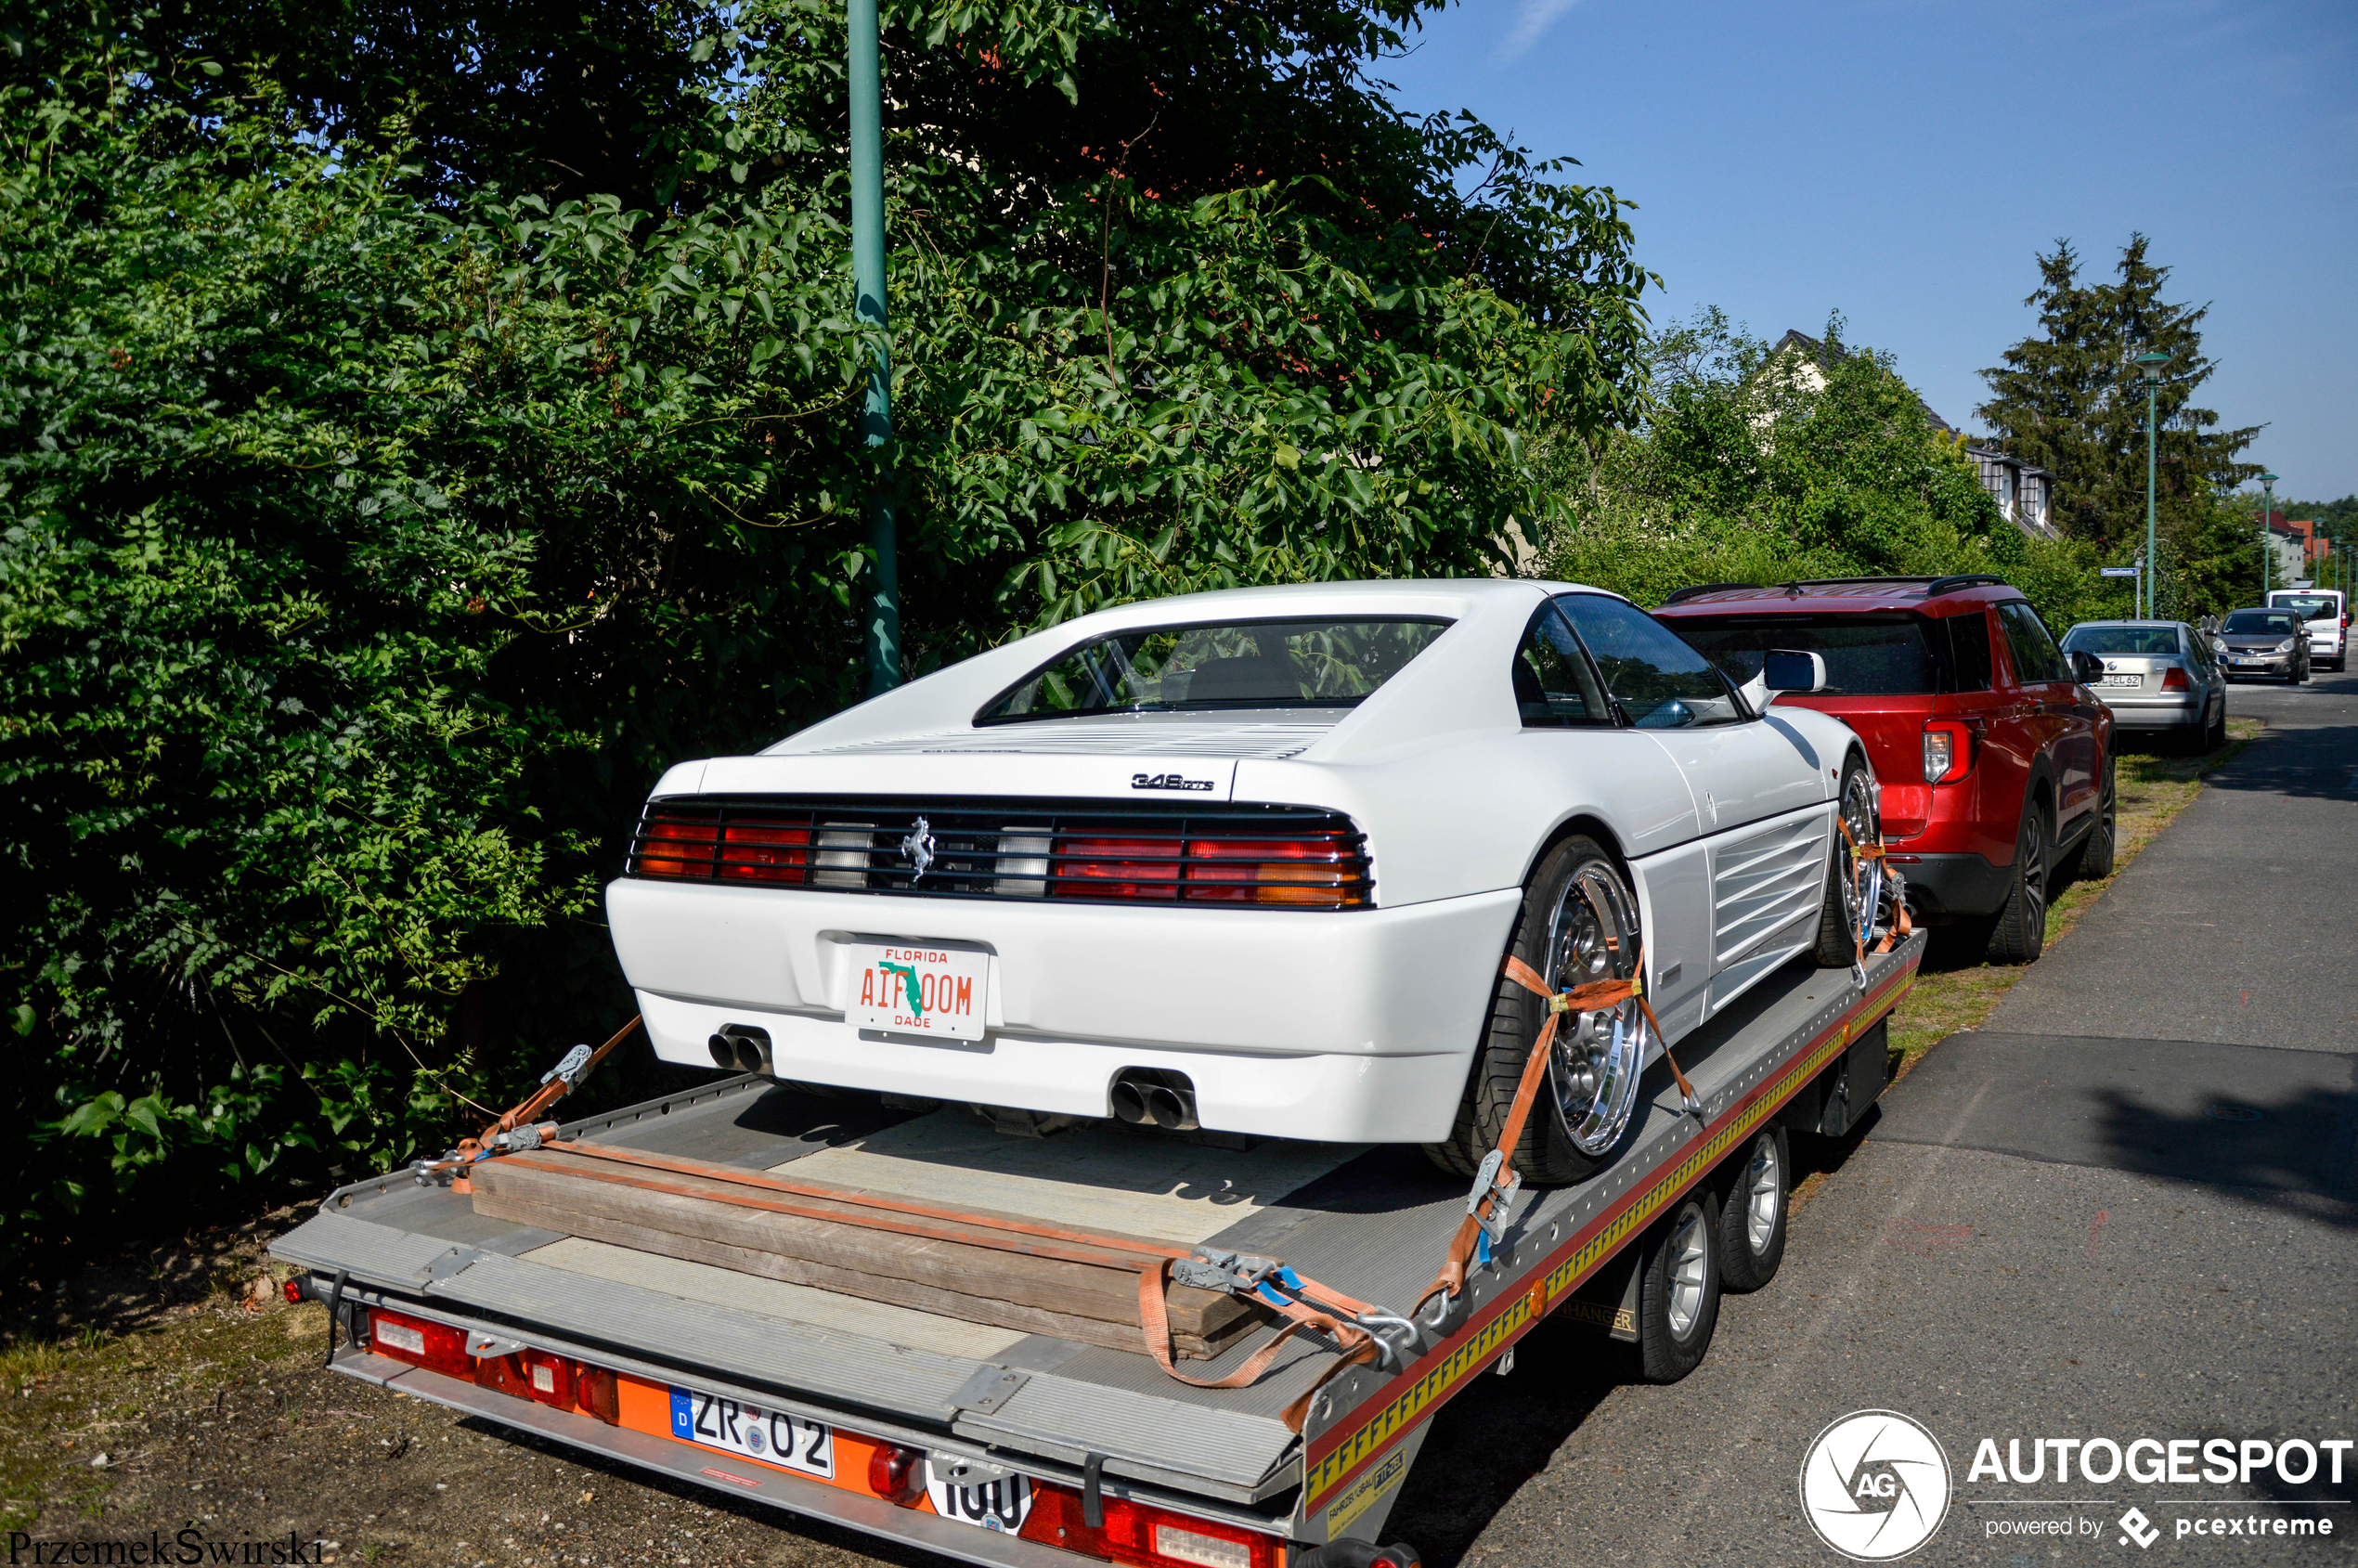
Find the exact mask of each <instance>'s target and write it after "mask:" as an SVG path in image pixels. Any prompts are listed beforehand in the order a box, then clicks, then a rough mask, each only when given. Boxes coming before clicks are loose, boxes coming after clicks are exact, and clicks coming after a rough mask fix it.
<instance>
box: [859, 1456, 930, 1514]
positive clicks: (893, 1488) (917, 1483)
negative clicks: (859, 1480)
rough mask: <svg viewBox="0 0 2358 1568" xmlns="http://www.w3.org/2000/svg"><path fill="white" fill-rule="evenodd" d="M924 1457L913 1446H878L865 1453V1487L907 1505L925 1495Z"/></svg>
mask: <svg viewBox="0 0 2358 1568" xmlns="http://www.w3.org/2000/svg"><path fill="white" fill-rule="evenodd" d="M924 1461H925V1456H924V1455H923V1454H920V1453H918V1452H917V1451H916V1450H915V1449H914V1448H893V1447H888V1446H887V1447H880V1448H878V1449H877V1450H876V1451H875V1453H873V1454H870V1455H869V1456H868V1490H869V1491H871V1492H874V1493H875V1495H876V1496H877V1497H882V1498H883V1499H884V1500H885V1501H887V1502H888V1503H899V1504H900V1506H901V1507H902V1508H908V1507H909V1506H911V1505H912V1504H913V1503H914V1502H916V1500H917V1499H918V1498H919V1497H924V1496H925V1495H926V1472H925V1468H924Z"/></svg>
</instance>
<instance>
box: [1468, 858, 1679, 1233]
mask: <svg viewBox="0 0 2358 1568" xmlns="http://www.w3.org/2000/svg"><path fill="white" fill-rule="evenodd" d="M1581 888H1588V889H1591V890H1593V891H1594V892H1596V893H1597V894H1598V896H1599V900H1600V901H1601V903H1602V904H1603V905H1604V906H1605V909H1606V912H1607V915H1608V916H1609V917H1610V919H1611V921H1612V922H1613V925H1614V926H1616V927H1618V929H1616V930H1613V931H1607V930H1606V929H1605V928H1604V922H1603V921H1601V920H1600V919H1599V918H1598V917H1597V916H1596V914H1595V908H1596V906H1595V905H1594V904H1591V903H1590V902H1589V901H1588V900H1587V897H1586V896H1584V894H1583V893H1582V892H1581V891H1580V889H1581ZM1637 908H1638V901H1637V900H1636V899H1635V898H1634V897H1632V896H1631V895H1630V892H1629V885H1628V883H1627V881H1626V879H1625V878H1624V877H1623V876H1622V875H1621V870H1620V868H1619V867H1618V866H1616V865H1615V864H1614V863H1613V857H1612V856H1610V855H1608V854H1607V853H1606V852H1605V851H1604V849H1603V848H1602V847H1600V845H1599V844H1598V843H1597V842H1596V841H1595V840H1594V839H1591V838H1586V837H1577V836H1575V837H1572V838H1567V839H1564V840H1563V841H1562V842H1561V843H1560V844H1558V845H1556V847H1555V848H1554V849H1550V850H1548V853H1547V854H1546V855H1545V856H1543V857H1541V859H1540V862H1539V869H1538V870H1537V871H1536V872H1535V873H1534V874H1533V875H1532V878H1531V882H1530V885H1529V886H1528V887H1526V888H1524V889H1523V899H1522V914H1520V915H1518V916H1517V918H1516V921H1515V934H1514V940H1513V941H1512V942H1511V943H1510V944H1509V947H1508V949H1507V951H1508V952H1510V953H1512V954H1513V955H1514V956H1515V957H1517V958H1520V959H1522V961H1523V962H1524V963H1525V964H1528V965H1531V966H1532V968H1534V969H1535V970H1537V971H1538V972H1539V973H1540V974H1541V975H1542V976H1544V977H1546V978H1547V980H1548V984H1550V985H1554V986H1571V985H1575V984H1578V983H1580V982H1581V981H1584V980H1592V979H1607V978H1611V979H1627V978H1629V977H1630V976H1631V975H1632V974H1633V973H1635V970H1636V965H1637V962H1638V960H1639V944H1640V941H1641V936H1640V932H1639V925H1638V916H1637ZM1551 946H1552V947H1554V948H1555V949H1556V950H1557V951H1556V952H1554V953H1552V954H1550V952H1548V949H1549V948H1550V947H1551ZM1547 1017H1548V1006H1547V1001H1546V999H1545V998H1543V997H1539V996H1535V995H1533V994H1532V993H1531V992H1530V991H1526V990H1524V989H1523V988H1522V986H1521V985H1518V984H1517V983H1516V982H1515V981H1513V980H1510V979H1509V978H1507V977H1506V976H1504V975H1503V974H1502V975H1500V976H1499V977H1498V978H1497V982H1496V985H1495V987H1494V988H1493V990H1492V992H1491V1000H1490V1017H1489V1020H1488V1022H1487V1023H1486V1024H1485V1025H1484V1026H1483V1035H1482V1042H1481V1043H1480V1044H1479V1045H1478V1046H1477V1047H1476V1048H1475V1051H1474V1060H1473V1067H1472V1070H1471V1073H1470V1074H1469V1076H1468V1079H1467V1082H1466V1092H1465V1095H1464V1097H1463V1098H1462V1099H1461V1100H1460V1101H1459V1102H1458V1119H1457V1121H1456V1124H1455V1125H1454V1126H1453V1127H1452V1128H1451V1129H1450V1136H1449V1141H1448V1142H1447V1143H1445V1144H1428V1145H1426V1146H1425V1154H1426V1156H1427V1157H1428V1158H1430V1159H1431V1160H1432V1162H1433V1163H1434V1164H1436V1165H1439V1166H1440V1167H1441V1168H1442V1169H1443V1170H1445V1171H1449V1172H1452V1173H1456V1174H1458V1175H1460V1176H1471V1175H1472V1174H1473V1173H1475V1172H1476V1171H1477V1170H1478V1169H1480V1167H1481V1165H1482V1160H1483V1156H1484V1155H1486V1154H1488V1153H1489V1152H1490V1151H1491V1150H1492V1149H1494V1148H1496V1147H1498V1137H1499V1134H1502V1133H1504V1132H1505V1131H1506V1126H1507V1113H1508V1111H1509V1108H1512V1106H1513V1105H1514V1099H1515V1090H1516V1089H1517V1088H1518V1087H1520V1086H1521V1084H1522V1069H1523V1064H1524V1063H1526V1062H1528V1061H1529V1060H1530V1059H1531V1048H1532V1046H1533V1044H1534V1043H1536V1042H1537V1040H1538V1038H1539V1030H1540V1027H1541V1025H1542V1024H1543V1023H1544V1022H1545V1020H1546V1019H1547ZM1577 1017H1579V1019H1580V1020H1581V1021H1580V1022H1578V1023H1574V1021H1573V1020H1574V1015H1572V1014H1566V1015H1565V1016H1564V1019H1565V1021H1564V1023H1563V1024H1562V1025H1560V1026H1559V1028H1558V1030H1557V1035H1556V1045H1555V1053H1556V1059H1555V1061H1554V1062H1552V1063H1551V1064H1550V1065H1549V1069H1548V1077H1547V1081H1546V1082H1544V1083H1543V1084H1542V1085H1541V1087H1540V1093H1539V1097H1538V1099H1537V1101H1536V1102H1535V1104H1534V1105H1533V1106H1532V1108H1531V1111H1530V1114H1529V1115H1528V1116H1526V1117H1525V1118H1524V1120H1523V1126H1522V1138H1521V1139H1520V1140H1519V1141H1518V1142H1517V1143H1516V1145H1515V1147H1514V1150H1513V1154H1512V1157H1511V1160H1512V1163H1513V1166H1514V1168H1515V1169H1516V1170H1517V1171H1519V1172H1521V1173H1522V1179H1523V1180H1524V1181H1525V1182H1527V1183H1529V1184H1531V1185H1532V1186H1569V1185H1570V1184H1572V1183H1574V1182H1577V1181H1581V1180H1583V1179H1585V1178H1587V1177H1588V1176H1590V1175H1593V1174H1594V1173H1596V1171H1597V1169H1598V1168H1599V1167H1600V1166H1601V1165H1603V1164H1604V1163H1605V1161H1606V1160H1608V1159H1610V1158H1611V1157H1612V1155H1613V1150H1614V1148H1615V1147H1617V1146H1618V1145H1619V1144H1620V1142H1621V1141H1622V1138H1623V1136H1624V1134H1626V1132H1627V1131H1628V1125H1627V1123H1628V1121H1629V1120H1630V1119H1631V1113H1632V1111H1633V1109H1634V1107H1635V1102H1636V1098H1637V1092H1638V1077H1639V1073H1640V1072H1641V1071H1642V1070H1643V1069H1644V1066H1645V1047H1646V1044H1647V1043H1648V1041H1649V1040H1650V1038H1651V1036H1650V1035H1645V1034H1640V1033H1639V1030H1640V1029H1641V1028H1642V1027H1643V1018H1642V1016H1641V1015H1640V1013H1639V1006H1638V1004H1637V1003H1636V1002H1635V1001H1634V1000H1633V1001H1629V1002H1625V1003H1623V1004H1621V1005H1620V1006H1618V1007H1616V1008H1613V1009H1612V1010H1611V1011H1607V1012H1596V1013H1586V1014H1581V1015H1578V1016H1577ZM1616 1022H1618V1023H1619V1025H1620V1026H1621V1029H1622V1036H1621V1038H1622V1041H1623V1042H1624V1049H1625V1051H1626V1052H1627V1053H1628V1056H1627V1059H1626V1062H1624V1063H1620V1064H1619V1065H1616V1059H1615V1058H1613V1057H1612V1056H1611V1041H1612V1030H1613V1025H1614V1024H1615V1023H1616ZM1572 1030H1577V1031H1578V1032H1577V1033H1576V1034H1575V1033H1572V1032H1571V1031H1572ZM1600 1057H1601V1058H1603V1059H1601V1060H1600V1059H1599V1058H1600ZM1575 1063H1577V1064H1578V1065H1575ZM1584 1085H1585V1087H1584ZM1582 1110H1589V1111H1593V1112H1595V1114H1594V1115H1593V1117H1592V1118H1591V1119H1587V1120H1583V1121H1581V1125H1582V1127H1583V1129H1584V1136H1585V1138H1586V1140H1587V1142H1588V1143H1589V1144H1590V1145H1591V1147H1589V1148H1587V1149H1583V1148H1582V1147H1579V1145H1578V1144H1577V1143H1575V1141H1574V1135H1573V1132H1572V1130H1571V1127H1570V1126H1569V1125H1568V1121H1570V1120H1572V1119H1573V1118H1574V1113H1575V1112H1578V1111H1582Z"/></svg>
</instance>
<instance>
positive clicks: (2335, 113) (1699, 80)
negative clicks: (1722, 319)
mask: <svg viewBox="0 0 2358 1568" xmlns="http://www.w3.org/2000/svg"><path fill="white" fill-rule="evenodd" d="M1420 45H1421V46H1419V47H1417V48H1415V49H1414V51H1413V52H1412V53H1410V54H1409V55H1408V56H1407V57H1406V58H1402V59H1395V60H1390V61H1386V62H1384V65H1383V68H1382V69H1381V71H1380V72H1379V74H1380V75H1382V76H1384V77H1385V78H1387V79H1389V80H1390V81H1392V82H1393V83H1394V84H1396V85H1397V87H1398V89H1399V95H1398V96H1399V99H1400V101H1401V102H1402V104H1403V105H1404V106H1405V107H1407V108H1410V109H1414V110H1431V109H1454V108H1458V107H1464V108H1468V109H1471V110H1474V111H1475V112H1476V113H1478V114H1480V115H1481V116H1482V117H1483V118H1484V119H1485V120H1488V121H1489V122H1490V123H1492V124H1493V125H1495V126H1496V127H1498V128H1499V129H1500V130H1501V131H1506V130H1509V129H1511V130H1512V131H1513V132H1514V133H1515V135H1516V136H1517V138H1518V139H1520V140H1521V141H1522V142H1523V143H1524V144H1525V145H1526V146H1529V147H1531V148H1532V149H1534V150H1535V151H1537V152H1541V153H1544V154H1548V155H1562V154H1569V155H1571V156H1573V157H1576V158H1578V159H1579V160H1580V161H1581V163H1582V165H1583V172H1582V176H1581V177H1583V178H1584V179H1586V180H1587V181H1588V182H1590V183H1593V184H1598V185H1610V186H1613V187H1615V188H1617V189H1619V190H1620V191H1621V193H1622V194H1623V195H1625V196H1626V197H1629V198H1631V199H1632V200H1634V201H1637V202H1638V203H1639V212H1638V213H1637V214H1636V215H1635V218H1634V220H1633V221H1634V223H1635V225H1636V227H1637V231H1638V248H1639V256H1640V258H1641V259H1642V260H1643V261H1644V262H1645V264H1646V265H1647V266H1651V267H1652V269H1653V270H1654V271H1656V272H1658V273H1660V274H1661V275H1662V278H1663V281H1664V283H1665V285H1666V287H1667V292H1665V293H1664V294H1660V295H1650V308H1651V309H1652V312H1653V315H1654V317H1655V319H1656V320H1657V321H1660V320H1663V319H1665V318H1666V317H1667V316H1670V315H1678V316H1683V315H1685V314H1687V313H1688V312H1690V311H1691V310H1692V309H1694V308H1695V307H1696V306H1698V305H1705V304H1715V305H1720V306H1721V307H1723V308H1724V309H1726V310H1727V311H1728V313H1729V314H1730V316H1731V317H1734V318H1735V319H1737V320H1738V321H1741V322H1743V323H1744V324H1746V325H1747V326H1749V327H1750V328H1751V329H1752V330H1754V331H1755V332H1756V333H1758V334H1760V335H1762V336H1766V337H1771V338H1773V337H1775V336H1776V335H1777V334H1779V333H1781V332H1782V331H1783V330H1785V329H1786V328H1788V327H1798V328H1800V329H1801V330H1803V331H1805V332H1809V333H1812V334H1813V335H1814V334H1815V333H1816V332H1817V331H1818V330H1819V329H1820V327H1821V326H1822V325H1823V324H1824V322H1825V319H1826V315H1827V312H1828V311H1829V310H1833V309H1839V310H1841V311H1842V312H1843V314H1844V316H1845V317H1846V318H1847V320H1848V322H1849V338H1850V341H1852V342H1854V343H1871V344H1872V345H1874V346H1875V347H1877V348H1882V349H1886V350H1888V351H1890V352H1891V353H1893V354H1895V355H1897V356H1898V362H1899V369H1900V373H1901V374H1903V375H1904V376H1906V377H1907V378H1908V379H1909V380H1910V381H1911V382H1913V383H1914V384H1915V385H1916V387H1917V389H1918V390H1919V391H1921V392H1922V393H1923V394H1924V398H1925V400H1926V401H1927V402H1929V403H1930V404H1931V405H1932V407H1933V408H1935V409H1937V411H1938V412H1939V413H1940V414H1941V415H1942V416H1944V417H1945V418H1946V419H1948V420H1949V421H1950V423H1952V424H1956V425H1960V426H1963V427H1964V428H1966V429H1971V430H1976V431H1978V430H1980V429H1982V428H1984V427H1983V426H1982V425H1981V423H1980V421H1977V420H1976V419H1974V417H1973V409H1974V408H1975V406H1976V405H1977V404H1978V403H1980V402H1981V401H1982V400H1983V398H1984V397H1985V396H1986V395H1987V391H1986V388H1985V387H1984V385H1983V382H1982V381H1981V378H1980V376H1979V375H1978V373H1977V372H1978V371H1979V370H1980V369H1982V368H1983V367H1984V366H1989V365H1994V364H1997V363H1998V362H1999V356H2000V355H2001V354H2002V353H2003V351H2004V350H2005V348H2006V347H2007V345H2008V344H2010V343H2014V342H2015V341H2017V340H2018V339H2020V338H2022V337H2023V336H2025V335H2026V334H2027V333H2028V332H2029V331H2030V330H2032V329H2033V327H2034V326H2035V320H2034V317H2033V314H2032V312H2031V311H2030V309H2029V308H2028V306H2026V305H2023V303H2022V300H2023V296H2025V295H2026V294H2028V293H2029V292H2030V290H2031V288H2032V286H2033V284H2034V283H2035V282H2036V281H2037V270H2036V267H2035V266H2034V264H2033V262H2032V255H2033V253H2034V252H2037V251H2041V250H2044V249H2046V248H2047V247H2048V246H2049V245H2051V244H2052V243H2053V242H2054V240H2056V239H2057V238H2058V237H2067V238H2069V239H2070V240H2073V242H2074V243H2075V244H2076V245H2077V246H2078V248H2079V251H2080V253H2081V254H2082V255H2083V256H2084V257H2085V258H2087V260H2088V261H2089V262H2090V263H2092V264H2093V266H2097V267H2103V268H2107V269H2108V268H2109V266H2110V265H2111V263H2112V262H2113V260H2115V259H2116V258H2117V257H2118V253H2119V247H2120V246H2121V244H2122V243H2123V242H2124V241H2126V240H2127V239H2128V238H2129V235H2130V233H2131V231H2132V230H2142V231H2144V233H2145V234H2147V235H2149V236H2151V237H2152V240H2153V254H2154V257H2155V259H2156V260H2157V261H2159V262H2162V263H2164V264H2165V265H2168V266H2171V267H2173V268H2174V271H2173V273H2172V275H2171V279H2170V288H2169V289H2168V291H2167V296H2166V297H2168V298H2170V299H2172V300H2191V301H2195V302H2202V301H2209V302H2210V305H2211V313H2210V317H2209V320H2208V321H2207V323H2206V324H2205V330H2204V340H2203V343H2204V347H2205V349H2206V351H2207V352H2208V353H2209V355H2210V356H2211V357H2212V358H2213V359H2214V360H2216V361H2218V362H2219V366H2220V369H2219V371H2218V373H2217V374H2216V375H2215V376H2214V377H2213V378H2212V379H2211V381H2210V382H2209V383H2208V385H2207V386H2206V388H2205V392H2206V394H2207V396H2206V400H2205V401H2206V405H2207V406H2208V407H2210V408H2216V409H2218V410H2219V412H2220V414H2221V416H2222V419H2223V421H2225V422H2226V423H2228V424H2230V425H2250V424H2257V425H2264V426H2265V427H2266V428H2265V429H2264V430H2262V431H2261V435H2260V439H2259V441H2258V443H2257V444H2256V445H2255V446H2254V447H2253V448H2252V449H2251V452H2250V454H2249V455H2250V456H2251V457H2253V458H2254V459H2256V460H2259V461H2261V462H2263V463H2266V464H2267V465H2269V466H2270V467H2271V468H2273V469H2274V471H2275V472H2276V473H2278V474H2279V475H2280V476H2281V478H2280V480H2279V482H2278V484H2277V486H2276V493H2277V495H2278V496H2279V497H2285V496H2293V497H2299V498H2302V499H2320V500H2322V499H2332V498H2334V497H2338V496H2342V495H2348V494H2351V493H2352V492H2354V491H2358V4H2353V3H2352V0H2340V3H2339V4H2320V5H2290V4H2264V3H2263V4H2240V5H2229V4H2209V3H2199V0H2153V3H2145V4H2135V3H2125V0H2124V3H2106V4H2084V5H2061V4H2051V5H2019V6H2017V5H2007V4H1987V5H1981V6H1971V7H1968V6H1938V5H1928V4H1924V5H1909V4H1897V3H1885V4H1873V3H1861V0H1836V3H1820V4H1813V5H1791V4H1763V3H1757V0H1756V3H1752V4H1738V3H1728V0H1678V3H1668V4H1664V3H1656V4H1641V3H1639V0H1462V3H1461V4H1459V5H1458V6H1456V7H1454V8H1453V9H1451V10H1449V11H1446V12H1445V13H1443V14H1442V15H1440V16H1439V17H1437V18H1435V19H1432V20H1431V21H1430V22H1429V24H1428V26H1427V27H1426V29H1425V31H1424V32H1423V34H1422V35H1421V40H1420Z"/></svg>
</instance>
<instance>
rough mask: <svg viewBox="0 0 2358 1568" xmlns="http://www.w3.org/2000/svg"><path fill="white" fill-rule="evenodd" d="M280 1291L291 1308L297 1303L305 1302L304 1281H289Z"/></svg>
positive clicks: (280, 1287)
mask: <svg viewBox="0 0 2358 1568" xmlns="http://www.w3.org/2000/svg"><path fill="white" fill-rule="evenodd" d="M279 1293H280V1294H282V1295H284V1296H285V1297H286V1298H287V1304H288V1305H289V1306H292V1305H293V1304H295V1303H296V1302H300V1301H302V1300H303V1281H301V1280H299V1279H290V1280H288V1281H287V1282H286V1283H285V1284H284V1285H281V1286H279Z"/></svg>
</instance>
